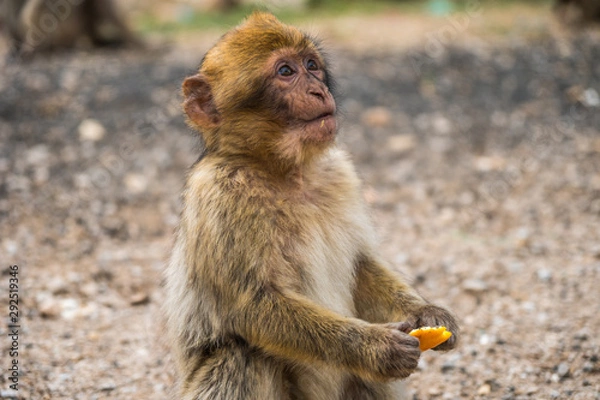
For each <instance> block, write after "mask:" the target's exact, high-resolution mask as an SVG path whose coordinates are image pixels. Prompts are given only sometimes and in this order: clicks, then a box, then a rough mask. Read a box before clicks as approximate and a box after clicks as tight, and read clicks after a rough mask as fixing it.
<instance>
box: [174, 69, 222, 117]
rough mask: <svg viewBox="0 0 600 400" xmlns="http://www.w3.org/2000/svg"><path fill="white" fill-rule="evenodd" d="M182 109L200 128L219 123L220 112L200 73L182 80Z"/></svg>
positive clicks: (210, 90)
mask: <svg viewBox="0 0 600 400" xmlns="http://www.w3.org/2000/svg"><path fill="white" fill-rule="evenodd" d="M182 88H183V96H184V97H185V99H184V101H183V109H184V110H185V112H186V114H187V115H188V117H189V118H190V120H191V121H192V122H193V123H194V124H196V125H197V126H199V127H201V128H216V127H218V126H219V125H220V124H221V114H220V113H219V110H217V107H216V105H215V102H214V98H213V94H212V89H211V87H210V84H209V83H208V82H207V81H206V78H205V77H204V76H203V75H202V74H197V75H194V76H190V77H189V78H187V79H186V80H185V81H183V86H182Z"/></svg>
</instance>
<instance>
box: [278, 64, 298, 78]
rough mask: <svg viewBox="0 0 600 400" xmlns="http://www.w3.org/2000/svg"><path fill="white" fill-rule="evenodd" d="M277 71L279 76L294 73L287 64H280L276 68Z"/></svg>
mask: <svg viewBox="0 0 600 400" xmlns="http://www.w3.org/2000/svg"><path fill="white" fill-rule="evenodd" d="M277 73H278V74H279V75H281V76H292V75H293V74H294V70H293V69H292V67H290V66H289V65H282V66H281V67H279V69H278V70H277Z"/></svg>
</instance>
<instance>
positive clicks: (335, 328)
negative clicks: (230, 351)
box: [234, 288, 419, 381]
mask: <svg viewBox="0 0 600 400" xmlns="http://www.w3.org/2000/svg"><path fill="white" fill-rule="evenodd" d="M237 317H238V318H235V320H234V326H235V331H237V332H239V333H240V334H242V335H243V336H244V338H245V339H246V340H247V341H248V342H249V343H250V344H252V345H254V346H257V347H259V348H262V349H263V350H265V351H266V352H267V353H270V354H273V355H277V356H280V357H284V358H286V359H289V360H292V361H301V362H324V363H325V364H327V365H331V366H335V367H338V368H341V369H346V370H349V371H350V372H352V373H354V374H356V375H358V376H361V377H363V378H366V379H369V380H376V381H385V380H389V379H398V378H405V377H407V376H408V375H410V373H411V372H412V371H413V370H414V368H416V366H417V362H418V358H419V354H417V352H415V347H414V345H415V343H414V342H412V341H410V340H407V336H409V335H405V334H404V333H402V332H400V331H399V330H397V329H393V328H392V327H390V326H385V325H378V324H369V323H366V322H365V321H362V320H359V319H355V318H345V317H343V316H340V315H338V314H336V313H333V312H331V311H329V310H327V309H325V308H322V307H320V306H318V305H316V304H314V303H313V302H311V301H310V300H307V299H305V298H304V297H302V296H300V295H297V294H295V293H293V292H287V291H286V292H284V291H280V290H279V289H276V288H265V289H264V290H262V291H261V292H260V293H256V295H255V298H254V299H253V301H251V302H249V303H247V306H246V307H244V309H243V310H240V313H239V314H237ZM417 350H418V348H417Z"/></svg>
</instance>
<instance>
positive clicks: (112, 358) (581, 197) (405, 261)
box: [0, 32, 600, 400]
mask: <svg viewBox="0 0 600 400" xmlns="http://www.w3.org/2000/svg"><path fill="white" fill-rule="evenodd" d="M197 47H202V45H198V44H197V43H196V44H195V45H194V46H192V45H190V46H189V47H188V50H187V51H181V47H175V48H171V49H160V50H154V51H130V52H96V53H76V54H63V55H56V56H52V57H47V58H40V59H36V60H33V61H31V62H29V63H27V64H15V63H6V64H5V65H3V66H2V70H3V72H2V74H0V258H1V261H2V266H1V267H0V268H1V271H2V282H4V283H2V284H1V286H0V295H1V298H2V300H1V304H2V309H3V310H7V299H8V280H9V277H10V276H9V273H10V270H9V268H8V266H9V265H11V264H16V265H18V266H19V270H18V279H19V307H20V313H21V320H20V325H21V327H20V331H19V337H18V339H19V340H18V346H19V348H18V351H19V357H18V361H19V367H20V379H19V391H18V396H19V398H21V399H113V398H114V399H164V398H169V396H170V395H169V393H170V392H169V390H170V387H171V385H172V383H173V379H174V376H173V367H172V364H171V359H170V357H169V355H168V354H169V352H168V349H167V345H168V344H167V343H165V341H164V340H163V332H164V326H162V322H161V321H162V320H161V317H160V313H159V307H160V304H161V302H162V298H163V294H162V291H161V286H160V284H161V271H162V268H163V266H164V263H165V260H166V259H167V257H168V252H169V248H170V245H171V243H172V233H173V229H174V227H175V225H176V223H177V216H178V212H179V207H180V204H179V198H178V196H179V192H180V190H181V187H182V184H183V178H184V174H185V171H186V169H187V167H188V166H189V165H190V164H191V163H192V162H193V161H194V160H195V159H196V157H197V156H198V152H199V144H198V141H197V138H196V137H195V134H194V133H192V132H191V131H190V130H189V129H188V128H187V127H186V126H185V124H184V119H183V117H182V114H181V111H180V107H179V102H180V98H179V85H180V83H181V81H182V79H183V78H184V77H185V76H187V75H189V74H191V73H192V72H193V71H194V69H195V67H196V64H197V63H198V62H199V60H200V58H201V56H202V50H196V48H197ZM332 55H333V59H334V64H335V70H336V72H337V75H338V76H339V78H338V86H339V96H338V98H339V103H340V105H341V108H342V114H343V115H342V117H341V120H342V131H341V134H340V141H341V142H342V145H343V146H345V147H346V148H347V149H348V151H349V152H350V153H351V154H352V156H353V158H354V160H355V161H356V164H357V168H358V170H359V173H360V174H361V176H362V177H363V179H364V184H365V186H364V194H365V198H366V199H367V201H368V202H369V203H370V204H371V205H372V208H373V218H374V219H375V222H376V224H377V226H378V227H379V234H380V237H381V250H382V252H383V253H384V254H385V256H386V257H387V259H388V260H390V262H391V264H392V265H393V266H394V267H395V268H397V269H398V270H400V271H402V272H403V273H404V274H406V275H407V276H408V277H410V279H412V280H413V281H414V284H415V285H416V287H417V288H418V289H419V291H420V292H421V293H422V294H423V295H424V296H426V297H428V298H429V299H431V300H432V301H435V302H438V303H440V304H443V305H445V306H448V307H449V308H451V309H452V310H454V311H455V313H456V314H457V315H458V316H459V317H460V319H461V321H462V326H463V340H462V343H461V346H460V348H459V349H458V350H456V351H453V352H450V353H446V354H439V353H433V352H427V353H424V355H423V358H422V364H421V366H420V369H419V371H417V372H416V373H415V374H414V375H413V376H412V377H411V378H410V379H409V380H408V385H409V389H410V391H411V392H412V393H413V395H414V399H437V398H440V399H458V398H467V399H471V398H478V399H479V398H480V399H506V400H509V399H600V340H599V339H598V336H597V333H598V332H600V289H599V287H600V229H599V226H600V225H599V223H600V128H599V127H600V112H599V111H600V99H599V92H600V40H599V36H598V34H597V32H596V33H594V32H589V33H579V34H575V35H570V36H564V37H560V38H557V37H556V36H552V35H538V36H535V37H528V38H521V39H511V40H507V41H503V42H500V43H497V44H495V45H489V43H488V44H486V45H474V44H473V43H470V44H469V45H456V46H452V47H449V46H442V47H440V48H427V47H424V48H421V50H420V51H416V52H415V51H408V52H407V51H392V50H386V51H379V52H377V51H372V52H366V51H362V52H360V53H359V52H356V51H354V50H349V49H347V50H344V49H343V48H342V47H335V45H334V46H333V50H332ZM2 314H3V315H5V314H8V312H7V311H2ZM5 320H6V319H5ZM7 326H8V324H3V325H2V326H1V327H0V336H1V337H3V338H4V339H0V350H1V351H2V354H3V356H2V369H4V370H6V368H8V367H9V366H10V364H9V363H10V360H9V357H5V356H4V355H6V354H8V352H9V348H10V347H11V342H10V340H8V339H7V338H6V337H7V334H8V331H7V329H8V328H7ZM10 383H11V382H10V381H8V380H7V374H6V373H3V374H2V375H0V398H11V396H14V395H15V394H16V393H15V392H12V391H11V390H10V389H9V384H10Z"/></svg>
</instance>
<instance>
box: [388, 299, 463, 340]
mask: <svg viewBox="0 0 600 400" xmlns="http://www.w3.org/2000/svg"><path fill="white" fill-rule="evenodd" d="M388 325H394V324H388ZM397 326H398V329H400V330H401V331H402V332H406V333H408V332H410V331H411V330H413V329H417V328H421V327H423V326H445V327H446V329H448V330H449V331H450V332H452V336H451V337H450V339H448V340H447V341H445V342H444V343H442V344H440V345H439V346H436V347H434V348H433V349H432V350H435V351H440V350H441V351H446V350H452V349H453V348H455V347H456V345H457V343H458V336H459V334H460V331H459V328H458V322H457V321H456V318H455V317H454V316H453V315H452V314H451V313H450V312H449V311H448V310H446V309H444V308H442V307H438V306H435V305H433V304H426V305H423V306H420V307H419V308H417V310H416V311H415V312H413V313H412V314H411V315H410V316H409V317H408V318H407V320H406V321H405V322H400V323H398V324H397Z"/></svg>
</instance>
